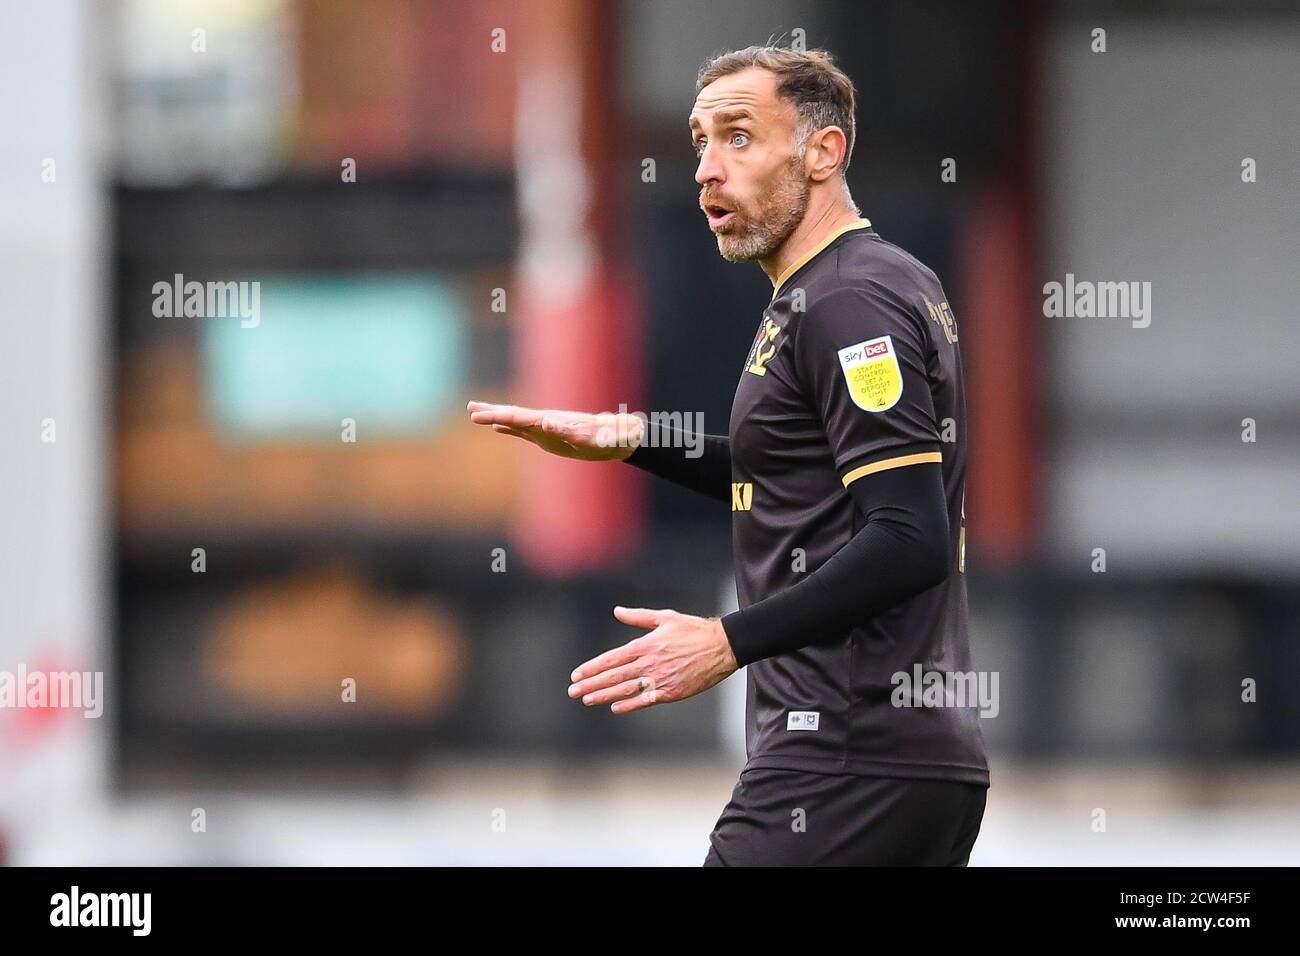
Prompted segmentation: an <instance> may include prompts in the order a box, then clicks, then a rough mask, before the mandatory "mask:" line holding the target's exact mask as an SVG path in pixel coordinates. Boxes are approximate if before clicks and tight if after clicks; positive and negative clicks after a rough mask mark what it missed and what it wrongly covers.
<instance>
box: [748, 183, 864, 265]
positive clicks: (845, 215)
mask: <svg viewBox="0 0 1300 956" xmlns="http://www.w3.org/2000/svg"><path fill="white" fill-rule="evenodd" d="M860 221H861V217H860V216H859V215H858V214H857V213H856V212H854V211H853V209H852V208H850V207H849V205H848V204H847V203H845V202H843V201H842V200H838V199H837V200H836V201H833V202H831V203H828V204H827V205H825V206H823V207H822V208H821V210H820V211H817V210H815V209H814V208H813V206H811V205H810V206H809V207H808V213H807V214H806V215H805V216H804V217H803V219H802V220H801V221H800V223H799V225H797V226H795V228H794V232H792V233H790V238H788V239H786V241H785V242H783V243H782V244H781V248H780V249H778V250H777V251H776V252H774V253H773V254H772V255H771V256H769V257H767V258H766V259H760V260H759V265H761V266H762V267H763V271H764V272H766V273H767V277H768V278H769V279H770V280H771V281H772V285H776V280H777V279H778V278H780V277H781V275H782V274H783V273H784V272H785V270H786V269H788V268H790V266H791V265H793V264H794V263H796V262H798V261H799V260H800V259H801V258H803V257H804V256H805V255H806V254H807V253H809V252H811V251H812V250H813V249H816V248H817V245H818V244H819V243H821V242H824V241H825V240H826V237H827V236H829V235H830V234H831V233H833V232H834V231H835V230H836V229H840V228H842V227H844V226H851V225H852V224H853V223H855V222H860Z"/></svg>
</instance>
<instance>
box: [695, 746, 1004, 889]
mask: <svg viewBox="0 0 1300 956" xmlns="http://www.w3.org/2000/svg"><path fill="white" fill-rule="evenodd" d="M987 794H988V787H987V786H985V785H984V784H974V783H959V782H957V781H952V780H910V779H908V780H905V779H895V778H892V777H859V776H850V775H844V776H841V775H832V774H822V773H809V772H806V771H802V770H771V769H764V768H756V769H750V770H745V771H742V772H741V774H740V780H739V781H738V782H737V783H736V788H735V790H733V791H732V794H731V800H730V802H729V803H728V804H727V806H726V807H725V808H724V809H723V811H722V816H720V817H719V818H718V822H717V825H716V826H714V828H713V832H712V833H710V834H709V843H710V844H711V846H710V848H709V852H708V855H707V856H705V858H704V865H705V866H965V865H966V863H967V861H968V860H969V859H970V851H971V847H973V846H974V845H975V837H976V836H978V835H979V830H980V822H981V821H982V820H983V819H984V801H985V797H986V796H987Z"/></svg>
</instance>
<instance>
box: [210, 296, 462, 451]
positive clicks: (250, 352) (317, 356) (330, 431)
mask: <svg viewBox="0 0 1300 956" xmlns="http://www.w3.org/2000/svg"><path fill="white" fill-rule="evenodd" d="M259 311H260V314H259V316H258V318H257V322H256V324H255V325H253V324H252V323H251V322H248V321H243V322H241V320H240V319H239V318H238V317H228V318H223V317H208V318H204V319H202V320H200V321H201V323H202V331H201V338H202V351H203V366H204V367H203V380H204V391H205V397H206V402H207V408H208V415H209V417H210V419H211V420H212V422H213V424H214V426H215V427H217V428H219V429H220V430H221V431H222V432H224V433H225V434H226V435H227V436H230V437H235V438H245V439H283V438H309V437H319V438H323V439H332V440H334V441H338V440H339V435H340V432H341V430H342V425H341V422H342V421H343V419H345V418H351V419H354V420H355V421H356V423H357V434H358V435H360V436H372V435H376V434H380V435H383V434H387V435H390V436H391V435H413V434H418V433H426V432H428V431H429V430H430V429H431V428H432V427H433V426H434V425H435V424H436V422H437V420H438V418H439V417H440V416H442V415H443V414H445V413H447V412H449V411H450V410H451V409H452V408H454V407H456V406H458V405H459V403H460V397H461V396H462V394H463V393H464V386H465V383H464V380H463V379H464V375H465V369H466V365H467V361H466V355H467V351H468V345H467V332H466V317H465V310H464V306H463V303H462V302H461V300H460V297H459V295H458V293H457V290H456V289H455V288H454V287H453V286H452V284H451V283H450V282H448V281H446V280H445V279H442V278H440V277H436V276H429V275H418V276H412V275H394V276H389V275H365V276H337V275H335V276H281V277H273V278H270V279H264V280H261V282H260V297H259Z"/></svg>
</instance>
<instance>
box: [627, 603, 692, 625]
mask: <svg viewBox="0 0 1300 956" xmlns="http://www.w3.org/2000/svg"><path fill="white" fill-rule="evenodd" d="M676 613H677V612H676V611H673V610H669V609H668V608H659V609H658V610H653V609H651V608H645V607H621V606H620V607H616V608H614V616H615V617H616V618H618V619H619V620H620V621H622V622H623V623H624V624H631V625H632V626H633V627H658V626H659V625H660V624H662V623H663V622H664V621H666V620H667V619H668V618H669V617H670V616H671V615H673V614H676Z"/></svg>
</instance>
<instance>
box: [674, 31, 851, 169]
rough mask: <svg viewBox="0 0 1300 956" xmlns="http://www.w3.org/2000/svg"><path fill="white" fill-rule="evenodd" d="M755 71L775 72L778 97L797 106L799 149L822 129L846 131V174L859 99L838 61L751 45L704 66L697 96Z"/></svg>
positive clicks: (816, 53) (811, 53) (819, 54)
mask: <svg viewBox="0 0 1300 956" xmlns="http://www.w3.org/2000/svg"><path fill="white" fill-rule="evenodd" d="M751 67H758V68H759V69H763V70H768V71H770V72H772V73H775V74H776V92H777V95H778V96H779V97H780V98H781V99H783V100H788V101H789V102H791V103H793V104H794V108H795V111H796V112H797V113H798V115H799V125H798V134H797V135H798V140H797V148H798V149H799V150H802V149H803V146H804V144H805V143H806V142H807V141H808V137H809V136H810V135H811V134H812V133H814V132H816V131H817V130H819V129H824V128H825V127H827V126H838V127H839V128H840V129H842V130H843V131H844V138H845V140H846V144H845V149H844V162H843V164H842V165H841V166H840V174H841V175H843V174H844V171H845V170H847V169H848V168H849V159H850V157H852V156H853V140H854V136H855V129H854V127H855V123H854V118H853V110H854V106H855V105H856V100H857V97H856V94H855V93H854V90H853V81H852V80H850V79H849V78H848V76H847V75H846V74H845V72H844V71H843V70H841V69H840V68H839V67H838V66H836V65H835V61H834V58H832V56H831V55H830V54H829V53H828V52H826V51H825V50H807V51H801V50H791V49H788V48H786V47H779V46H750V47H745V49H743V50H735V51H733V52H731V53H719V54H718V55H717V56H714V57H713V58H711V59H710V60H709V61H708V62H707V63H705V64H704V66H702V67H700V72H699V75H698V76H697V77H696V78H695V92H697V93H698V92H699V91H700V90H702V89H704V88H705V87H706V86H708V85H709V84H710V83H712V82H713V81H714V80H718V79H721V78H722V77H724V76H729V75H730V74H732V73H739V72H740V71H741V70H748V69H750V68H751Z"/></svg>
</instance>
